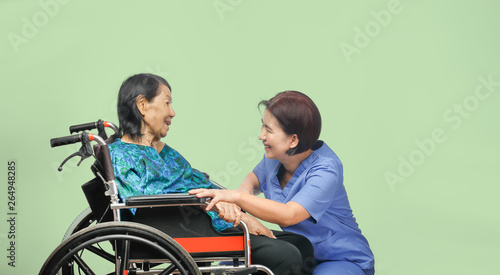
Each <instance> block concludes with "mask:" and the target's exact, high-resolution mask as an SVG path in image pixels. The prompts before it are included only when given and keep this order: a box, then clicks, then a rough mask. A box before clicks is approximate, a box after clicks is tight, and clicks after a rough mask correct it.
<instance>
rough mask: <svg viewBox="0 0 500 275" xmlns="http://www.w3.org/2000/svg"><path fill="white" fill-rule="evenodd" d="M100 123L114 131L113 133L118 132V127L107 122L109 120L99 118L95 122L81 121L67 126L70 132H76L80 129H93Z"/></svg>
mask: <svg viewBox="0 0 500 275" xmlns="http://www.w3.org/2000/svg"><path fill="white" fill-rule="evenodd" d="M100 124H102V125H103V126H104V127H109V128H111V129H113V131H115V133H118V127H117V126H116V125H115V124H113V123H111V122H109V121H103V120H101V119H99V120H98V121H96V122H89V123H83V124H77V125H73V126H70V127H69V132H70V134H73V133H76V132H81V131H87V130H93V129H96V128H99V125H100Z"/></svg>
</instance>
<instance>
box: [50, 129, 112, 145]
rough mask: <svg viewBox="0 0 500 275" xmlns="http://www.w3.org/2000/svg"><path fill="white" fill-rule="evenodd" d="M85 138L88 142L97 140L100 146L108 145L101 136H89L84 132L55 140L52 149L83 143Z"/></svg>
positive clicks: (52, 142)
mask: <svg viewBox="0 0 500 275" xmlns="http://www.w3.org/2000/svg"><path fill="white" fill-rule="evenodd" d="M85 138H86V139H88V140H95V141H96V142H97V143H99V144H100V145H106V142H105V141H104V139H102V138H101V137H100V136H98V135H94V134H90V133H89V134H87V133H85V132H84V133H80V134H76V135H71V136H66V137H58V138H53V139H51V140H50V147H52V148H54V147H57V146H63V145H67V144H73V143H77V142H81V141H82V140H83V139H85Z"/></svg>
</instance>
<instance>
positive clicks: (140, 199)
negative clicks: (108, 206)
mask: <svg viewBox="0 0 500 275" xmlns="http://www.w3.org/2000/svg"><path fill="white" fill-rule="evenodd" d="M206 201H207V198H197V197H196V195H189V194H185V193H175V194H159V195H150V196H134V197H128V198H126V199H125V205H126V206H133V207H140V206H155V205H164V206H168V205H183V204H190V205H193V204H200V205H202V204H205V202H206Z"/></svg>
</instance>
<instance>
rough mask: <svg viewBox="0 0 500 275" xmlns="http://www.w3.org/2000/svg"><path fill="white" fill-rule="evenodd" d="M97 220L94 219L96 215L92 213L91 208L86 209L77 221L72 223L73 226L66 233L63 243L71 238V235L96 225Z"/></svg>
mask: <svg viewBox="0 0 500 275" xmlns="http://www.w3.org/2000/svg"><path fill="white" fill-rule="evenodd" d="M95 224H96V220H95V218H94V214H93V213H92V210H91V209H90V207H87V208H85V210H83V211H82V213H80V214H79V215H78V216H77V217H76V219H75V220H74V221H73V222H72V223H71V225H70V226H69V227H68V229H67V230H66V233H65V234H64V237H63V239H62V240H63V241H64V240H66V239H67V238H69V237H70V236H71V235H73V234H74V233H76V232H78V231H80V230H82V229H85V228H87V227H89V226H91V225H95Z"/></svg>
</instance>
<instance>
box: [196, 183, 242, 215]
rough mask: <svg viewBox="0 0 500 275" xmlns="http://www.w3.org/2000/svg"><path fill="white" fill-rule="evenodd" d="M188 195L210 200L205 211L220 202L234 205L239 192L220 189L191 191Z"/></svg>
mask: <svg viewBox="0 0 500 275" xmlns="http://www.w3.org/2000/svg"><path fill="white" fill-rule="evenodd" d="M189 194H190V195H196V197H198V198H212V200H210V203H209V204H208V206H207V208H206V209H207V211H209V210H210V209H212V207H214V205H215V204H216V203H218V202H220V201H223V202H231V203H236V201H237V200H238V198H239V197H240V192H239V191H235V190H220V189H204V188H201V189H193V190H191V191H189Z"/></svg>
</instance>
